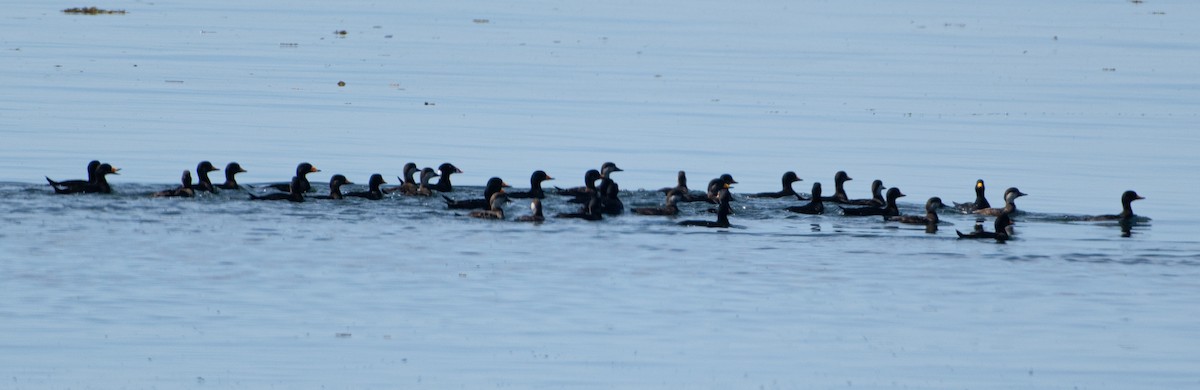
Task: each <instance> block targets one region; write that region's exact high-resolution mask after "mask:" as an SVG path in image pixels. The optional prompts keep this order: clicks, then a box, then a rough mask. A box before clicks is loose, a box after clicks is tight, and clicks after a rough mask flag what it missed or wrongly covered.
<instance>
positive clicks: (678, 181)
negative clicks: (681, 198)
mask: <svg viewBox="0 0 1200 390" xmlns="http://www.w3.org/2000/svg"><path fill="white" fill-rule="evenodd" d="M671 191H675V192H676V193H680V194H686V193H687V192H688V186H687V173H685V172H683V171H679V173H678V174H676V175H675V186H674V187H663V188H660V189H658V192H661V193H664V194H666V193H668V192H671Z"/></svg>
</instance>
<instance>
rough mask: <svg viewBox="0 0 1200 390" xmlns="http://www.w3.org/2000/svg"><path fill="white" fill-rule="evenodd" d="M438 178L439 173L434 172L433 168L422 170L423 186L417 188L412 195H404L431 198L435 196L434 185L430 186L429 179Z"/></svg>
mask: <svg viewBox="0 0 1200 390" xmlns="http://www.w3.org/2000/svg"><path fill="white" fill-rule="evenodd" d="M437 176H438V173H437V171H434V170H433V168H430V167H425V169H422V170H421V185H419V186H417V190H416V191H414V192H413V193H412V194H407V193H405V194H404V195H412V196H431V195H433V185H430V184H429V179H432V178H435V177H437Z"/></svg>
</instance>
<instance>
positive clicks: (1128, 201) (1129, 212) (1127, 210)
mask: <svg viewBox="0 0 1200 390" xmlns="http://www.w3.org/2000/svg"><path fill="white" fill-rule="evenodd" d="M1142 199H1146V198H1145V197H1142V196H1141V195H1138V193H1137V192H1134V191H1133V190H1129V191H1125V192H1124V193H1122V194H1121V213H1120V214H1107V215H1096V216H1091V217H1087V219H1086V220H1088V221H1121V222H1122V223H1129V222H1133V221H1135V220H1137V218H1138V216H1137V215H1136V214H1134V213H1133V201H1135V200H1142Z"/></svg>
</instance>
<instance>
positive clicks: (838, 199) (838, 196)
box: [821, 171, 882, 203]
mask: <svg viewBox="0 0 1200 390" xmlns="http://www.w3.org/2000/svg"><path fill="white" fill-rule="evenodd" d="M850 180H854V179H853V178H851V177H850V175H847V174H846V171H837V173H835V174H834V175H833V196H827V197H825V199H821V200H824V201H826V202H834V203H850V197H849V196H846V188H845V183H846V182H847V181H850ZM881 184H882V183H881Z"/></svg>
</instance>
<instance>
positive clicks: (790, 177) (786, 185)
mask: <svg viewBox="0 0 1200 390" xmlns="http://www.w3.org/2000/svg"><path fill="white" fill-rule="evenodd" d="M798 181H804V179H801V178H800V177H799V176H796V172H792V171H787V172H784V174H783V178H782V179H780V182H782V184H783V189H782V190H779V191H776V192H759V193H757V194H750V195H749V196H750V197H751V198H776V199H778V198H782V197H785V196H795V197H796V198H797V199H800V200H805V199H804V197H802V196H800V194H797V193H796V190H795V189H792V183H795V182H798Z"/></svg>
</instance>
